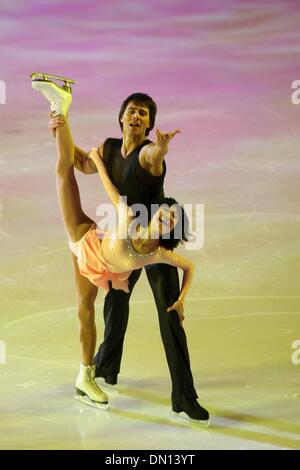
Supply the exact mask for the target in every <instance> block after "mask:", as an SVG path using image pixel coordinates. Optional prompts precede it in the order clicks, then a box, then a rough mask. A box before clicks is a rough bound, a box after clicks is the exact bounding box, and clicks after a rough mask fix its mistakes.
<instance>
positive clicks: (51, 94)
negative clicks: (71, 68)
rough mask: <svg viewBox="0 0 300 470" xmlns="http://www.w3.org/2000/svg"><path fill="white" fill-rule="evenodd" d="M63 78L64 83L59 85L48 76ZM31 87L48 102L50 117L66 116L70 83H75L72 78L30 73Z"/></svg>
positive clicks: (68, 105) (70, 93) (69, 96)
mask: <svg viewBox="0 0 300 470" xmlns="http://www.w3.org/2000/svg"><path fill="white" fill-rule="evenodd" d="M49 77H50V78H53V79H56V80H63V81H64V82H65V84H64V85H63V86H59V85H57V84H56V83H54V82H53V81H51V80H48V78H49ZM31 79H32V88H33V89H34V90H37V91H39V92H40V93H41V94H42V95H43V96H44V97H45V98H46V99H47V100H48V101H49V103H50V110H51V113H52V117H55V116H58V115H60V114H61V115H62V116H65V117H67V115H68V109H69V107H70V104H71V103H72V89H71V87H70V83H76V82H75V81H74V80H71V79H68V78H64V77H59V76H57V75H49V74H41V73H32V74H31Z"/></svg>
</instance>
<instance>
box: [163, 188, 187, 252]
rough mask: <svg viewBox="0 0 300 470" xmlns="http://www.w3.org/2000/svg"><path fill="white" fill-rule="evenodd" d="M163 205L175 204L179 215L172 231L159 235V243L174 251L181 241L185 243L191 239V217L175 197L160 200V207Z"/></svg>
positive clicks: (170, 205)
mask: <svg viewBox="0 0 300 470" xmlns="http://www.w3.org/2000/svg"><path fill="white" fill-rule="evenodd" d="M161 206H168V207H170V208H171V207H172V206H174V209H175V211H176V215H177V217H178V220H177V223H176V225H175V226H174V227H173V229H172V230H171V232H168V233H166V234H163V235H161V236H160V237H159V244H160V246H162V247H163V248H165V249H166V250H171V251H173V250H174V248H176V247H177V246H178V245H179V243H184V242H187V241H189V240H190V238H191V234H190V233H189V219H188V216H187V215H186V212H185V210H184V208H183V207H182V206H180V204H178V202H177V201H176V199H174V198H173V197H165V198H164V199H162V200H161V201H160V204H159V207H161Z"/></svg>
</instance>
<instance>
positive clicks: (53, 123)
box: [48, 113, 66, 137]
mask: <svg viewBox="0 0 300 470" xmlns="http://www.w3.org/2000/svg"><path fill="white" fill-rule="evenodd" d="M49 117H50V118H51V119H50V121H49V124H48V129H49V132H50V135H52V137H55V136H56V129H57V128H58V127H62V126H64V125H65V122H66V121H65V118H64V117H63V116H56V117H54V118H53V117H52V115H51V113H49Z"/></svg>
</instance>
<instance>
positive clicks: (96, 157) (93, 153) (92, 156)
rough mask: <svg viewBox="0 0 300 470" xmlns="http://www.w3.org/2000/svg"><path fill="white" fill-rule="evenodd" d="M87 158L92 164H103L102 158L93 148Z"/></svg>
mask: <svg viewBox="0 0 300 470" xmlns="http://www.w3.org/2000/svg"><path fill="white" fill-rule="evenodd" d="M88 157H89V158H90V159H91V160H93V162H94V163H97V162H103V160H102V156H101V154H100V153H99V150H98V149H96V148H95V147H93V148H92V150H91V151H90V152H89V153H88Z"/></svg>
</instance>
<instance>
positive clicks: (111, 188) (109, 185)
mask: <svg viewBox="0 0 300 470" xmlns="http://www.w3.org/2000/svg"><path fill="white" fill-rule="evenodd" d="M89 158H90V159H91V160H92V161H93V163H94V164H95V166H96V168H97V171H98V174H99V176H100V180H101V181H102V184H103V187H104V189H105V191H106V193H107V195H108V197H109V199H110V200H111V202H112V203H113V205H114V206H115V208H118V207H119V202H120V200H122V199H120V193H119V191H118V190H117V188H116V187H115V185H114V184H113V182H112V181H111V179H110V177H109V176H108V174H107V170H106V167H105V164H104V162H103V160H102V158H101V156H100V154H99V151H98V149H96V148H92V150H91V151H90V153H89Z"/></svg>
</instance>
